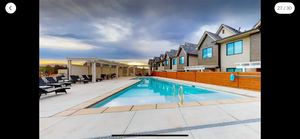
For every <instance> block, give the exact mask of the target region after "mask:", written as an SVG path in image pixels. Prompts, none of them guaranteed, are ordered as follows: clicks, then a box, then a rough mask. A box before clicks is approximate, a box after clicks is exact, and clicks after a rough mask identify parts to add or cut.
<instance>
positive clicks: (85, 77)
mask: <svg viewBox="0 0 300 139" xmlns="http://www.w3.org/2000/svg"><path fill="white" fill-rule="evenodd" d="M82 77H83V78H84V79H85V80H89V81H92V78H88V77H87V76H86V75H82Z"/></svg>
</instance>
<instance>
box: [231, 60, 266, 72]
mask: <svg viewBox="0 0 300 139" xmlns="http://www.w3.org/2000/svg"><path fill="white" fill-rule="evenodd" d="M234 64H236V68H241V69H243V72H245V69H246V68H247V69H251V68H261V62H260V61H253V62H240V63H234Z"/></svg>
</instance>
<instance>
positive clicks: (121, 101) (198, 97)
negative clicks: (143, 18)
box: [91, 78, 244, 108]
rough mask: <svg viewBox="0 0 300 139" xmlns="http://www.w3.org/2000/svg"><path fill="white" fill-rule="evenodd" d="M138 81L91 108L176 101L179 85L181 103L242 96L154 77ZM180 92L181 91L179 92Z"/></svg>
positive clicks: (177, 100)
mask: <svg viewBox="0 0 300 139" xmlns="http://www.w3.org/2000/svg"><path fill="white" fill-rule="evenodd" d="M141 79H142V81H141V82H138V83H136V84H134V85H132V86H130V87H128V88H126V89H124V90H122V91H120V92H119V93H117V94H115V95H113V96H111V97H109V98H107V99H105V100H103V101H101V102H99V103H98V104H95V105H93V106H92V107H91V108H98V107H112V106H127V105H145V104H160V103H178V102H180V99H179V97H178V95H177V93H178V89H179V87H180V86H182V88H183V103H184V102H190V101H205V100H220V99H235V98H244V97H242V96H238V95H233V94H229V93H222V92H216V91H212V90H208V89H204V88H198V87H193V86H189V85H183V84H178V83H174V82H169V81H165V80H160V79H156V78H141ZM173 85H175V94H176V95H175V96H173V92H174V90H173ZM179 93H181V91H180V92H179Z"/></svg>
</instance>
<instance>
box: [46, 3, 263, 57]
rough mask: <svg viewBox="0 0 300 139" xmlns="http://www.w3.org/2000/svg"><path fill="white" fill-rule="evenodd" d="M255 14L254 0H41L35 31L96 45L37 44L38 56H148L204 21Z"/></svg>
mask: <svg viewBox="0 0 300 139" xmlns="http://www.w3.org/2000/svg"><path fill="white" fill-rule="evenodd" d="M259 19H260V1H259V0H243V1H236V0H226V1H225V0H98V1H97V0H59V1H57V0H41V1H40V27H41V35H40V37H44V36H45V35H49V36H55V37H61V38H72V39H78V40H80V42H81V43H86V44H89V45H93V46H95V47H99V48H101V49H91V50H81V49H78V50H76V49H75V50H62V51H57V50H55V51H54V50H51V48H43V47H42V46H41V49H40V58H41V59H43V58H44V59H55V58H58V59H61V58H62V59H64V58H65V57H98V58H109V59H147V58H151V57H153V56H155V55H159V54H160V53H164V52H165V51H166V50H165V49H164V48H166V49H167V48H171V47H173V49H177V48H178V46H179V45H180V44H183V43H184V42H188V41H189V40H187V39H188V37H190V36H193V34H195V32H197V31H198V30H199V28H200V27H202V26H204V25H211V24H213V25H218V24H219V25H220V24H221V23H223V22H228V23H224V24H228V25H231V26H233V27H235V28H238V27H242V29H246V28H249V27H252V26H253V25H254V24H255V23H256V22H257V21H258V20H259ZM197 37H199V36H197ZM200 37H201V36H200ZM200 37H199V39H200ZM71 41H72V40H71ZM193 43H196V42H193ZM141 45H144V46H141ZM154 45H162V46H154ZM163 45H165V46H163ZM142 47H153V49H157V48H161V49H162V50H163V51H160V50H153V51H149V50H151V49H148V48H142ZM52 56H53V58H50V57H52Z"/></svg>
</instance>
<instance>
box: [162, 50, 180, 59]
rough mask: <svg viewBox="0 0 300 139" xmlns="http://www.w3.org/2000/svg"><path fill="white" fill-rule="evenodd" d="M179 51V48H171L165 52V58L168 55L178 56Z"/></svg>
mask: <svg viewBox="0 0 300 139" xmlns="http://www.w3.org/2000/svg"><path fill="white" fill-rule="evenodd" d="M177 51H178V50H173V49H171V50H170V52H168V51H166V53H165V58H166V57H167V55H168V57H169V58H173V57H176V53H177Z"/></svg>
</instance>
